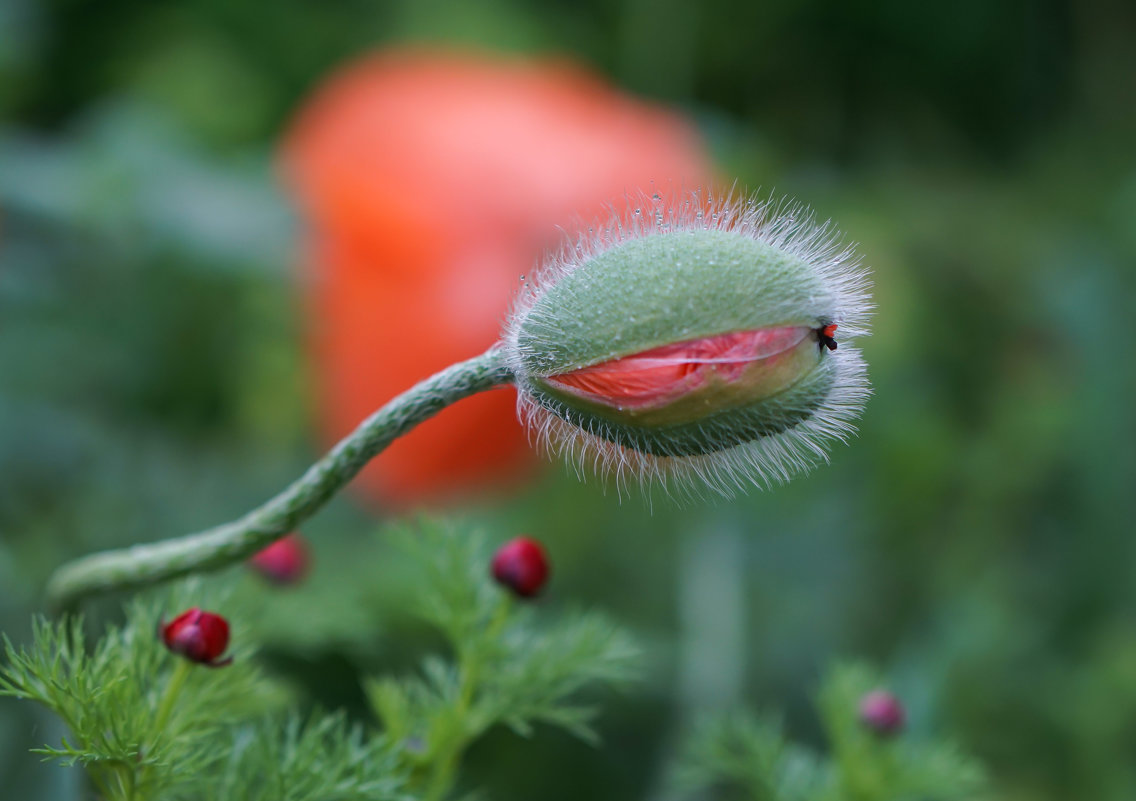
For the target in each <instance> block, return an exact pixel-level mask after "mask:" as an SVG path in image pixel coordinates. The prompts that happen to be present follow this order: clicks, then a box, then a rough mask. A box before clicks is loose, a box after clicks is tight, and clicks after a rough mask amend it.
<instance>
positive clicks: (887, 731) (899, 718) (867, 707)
mask: <svg viewBox="0 0 1136 801" xmlns="http://www.w3.org/2000/svg"><path fill="white" fill-rule="evenodd" d="M906 718H907V714H906V712H904V709H903V704H901V703H900V702H899V699H898V698H896V697H895V696H894V695H892V694H891V693H889V692H888V691H887V690H874V691H872V692H870V693H868V694H867V695H865V696H864V697H863V698H862V699H861V700H860V722H861V723H863V724H864V725H865V726H867V727H868V728H869V729H871V730H872V731H873V732H875V733H876V734H879V735H883V736H890V735H893V734H896V733H898V732H899V731H900V729H902V728H903V724H904V721H905V720H906Z"/></svg>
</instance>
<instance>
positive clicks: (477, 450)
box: [283, 51, 710, 507]
mask: <svg viewBox="0 0 1136 801" xmlns="http://www.w3.org/2000/svg"><path fill="white" fill-rule="evenodd" d="M283 167H284V172H285V179H286V181H287V184H288V186H289V188H290V189H291V191H292V193H293V195H294V197H295V199H296V201H297V204H298V206H299V210H300V214H301V217H302V219H303V222H304V224H305V225H304V231H305V240H304V246H303V247H304V256H303V260H304V262H305V281H306V286H305V293H306V299H307V307H308V312H309V318H310V324H309V329H308V330H309V335H310V336H309V345H310V350H311V353H312V356H313V362H314V371H315V378H316V381H317V390H316V391H317V405H318V409H319V414H320V422H321V427H322V429H323V433H324V434H325V435H326V436H327V437H328V438H329V439H331V440H335V439H338V438H340V437H342V436H343V435H345V434H347V433H348V432H349V431H350V430H351V429H352V428H353V427H354V426H355V425H357V424H358V423H359V422H360V421H361V420H362V419H363V418H364V417H366V416H367V415H368V414H370V413H371V412H372V411H374V410H375V409H376V408H378V407H379V406H380V405H381V404H382V403H384V402H385V401H387V400H389V399H390V398H392V397H394V396H395V395H396V394H398V393H399V392H402V391H403V390H405V389H408V388H409V387H410V386H411V385H412V384H414V383H415V382H416V381H418V380H420V379H422V378H425V377H426V376H428V375H430V374H432V373H433V372H435V371H437V370H439V369H442V368H443V367H446V366H447V365H449V364H452V363H453V362H455V361H459V360H462V359H466V358H469V357H470V356H473V355H476V354H477V353H480V352H481V351H482V350H484V349H485V348H487V347H489V346H490V345H491V344H492V343H493V342H494V341H495V340H496V339H497V337H498V335H499V332H500V326H501V322H502V319H503V318H504V315H505V313H506V310H507V309H508V306H509V303H510V300H511V298H512V296H513V294H514V292H515V291H516V289H517V288H518V281H519V279H520V276H521V275H523V274H524V273H525V272H526V271H528V270H529V269H531V268H532V266H533V265H534V263H535V262H536V261H537V260H538V259H539V258H540V256H541V254H542V253H543V252H544V250H545V249H547V248H549V247H551V246H553V245H555V244H556V242H557V239H558V226H563V225H567V224H570V223H571V222H572V221H573V220H574V219H577V218H584V219H590V218H592V217H595V216H598V215H600V214H602V213H603V212H604V207H605V205H606V204H608V203H612V202H617V201H619V200H620V199H621V198H622V197H623V196H624V195H625V194H627V193H629V192H634V191H639V190H645V191H653V189H652V186H654V187H655V188H656V189H659V190H660V191H671V190H673V189H677V188H681V187H683V186H685V187H688V188H693V187H696V186H700V185H704V184H705V183H706V182H707V180H708V178H709V176H710V166H709V162H708V159H707V157H706V155H705V152H704V149H703V146H702V144H701V142H700V140H699V138H698V137H697V135H696V133H695V132H694V130H693V129H692V126H691V125H690V124H688V123H687V122H686V121H685V120H684V119H683V118H681V117H679V116H677V115H676V114H674V113H672V112H668V111H665V110H662V109H659V108H656V107H653V106H651V105H648V104H646V103H643V102H642V101H639V100H635V99H633V98H630V97H628V96H626V95H624V94H622V93H620V92H618V91H616V90H615V89H613V88H611V87H609V86H608V85H606V84H605V83H604V82H603V81H601V80H600V79H598V78H596V77H595V76H593V75H591V74H588V73H587V72H585V71H583V70H582V69H580V68H578V67H576V66H573V65H571V64H568V63H563V62H522V61H505V60H502V59H499V58H494V57H491V56H483V55H472V54H457V53H446V52H435V51H401V52H393V53H387V54H380V55H374V56H370V57H366V58H364V59H362V60H361V61H358V62H356V63H354V64H351V65H349V66H348V67H346V68H345V69H343V70H342V71H340V72H339V73H337V74H336V75H333V76H332V77H331V78H330V79H329V80H328V81H327V82H326V83H325V84H324V85H323V86H321V87H320V88H319V89H318V90H317V91H316V93H315V95H314V96H313V97H312V98H311V99H310V100H309V101H308V102H307V103H306V104H305V106H304V107H303V108H302V109H301V111H300V112H299V114H298V116H297V118H296V119H295V121H294V123H293V125H292V127H291V129H290V130H289V131H288V133H287V135H286V138H285V140H284V144H283ZM652 182H653V184H652ZM515 400H516V399H515V393H514V392H513V390H512V389H501V390H494V391H492V392H489V393H484V394H482V395H479V396H476V397H473V398H469V399H467V400H464V401H462V402H461V403H459V404H457V405H456V406H454V407H452V408H449V409H447V410H445V411H443V412H442V413H441V414H440V415H438V417H436V418H435V419H432V420H429V421H427V422H426V423H424V424H423V425H422V426H420V427H419V428H418V429H416V430H415V431H413V432H411V433H410V434H409V435H407V436H405V437H402V438H401V439H399V440H398V441H397V442H395V443H394V444H393V445H392V446H391V447H390V448H389V449H388V450H387V451H386V452H384V453H383V454H382V455H381V456H380V457H379V458H378V459H376V460H375V461H374V462H372V463H371V464H370V465H369V466H368V467H367V468H366V470H365V471H364V472H363V473H362V474H361V475H360V478H359V479H358V480H357V482H356V486H360V487H362V488H363V489H365V490H367V491H369V492H370V493H371V494H372V495H374V496H377V497H378V498H379V499H380V500H381V501H383V502H384V503H385V504H387V505H389V506H395V507H404V506H406V505H409V504H416V503H421V502H425V501H437V500H441V499H445V498H450V497H453V496H454V495H458V494H463V493H469V492H472V491H476V490H481V489H486V488H489V487H492V486H494V485H496V484H499V483H500V482H502V481H509V480H512V479H515V478H517V477H518V476H520V475H522V474H523V473H524V472H525V471H526V470H527V469H530V468H531V464H532V462H531V459H532V456H531V455H530V448H529V446H528V444H527V442H526V437H525V433H524V431H523V430H522V428H521V427H520V425H519V424H518V423H517V421H516V414H515V408H514V407H515Z"/></svg>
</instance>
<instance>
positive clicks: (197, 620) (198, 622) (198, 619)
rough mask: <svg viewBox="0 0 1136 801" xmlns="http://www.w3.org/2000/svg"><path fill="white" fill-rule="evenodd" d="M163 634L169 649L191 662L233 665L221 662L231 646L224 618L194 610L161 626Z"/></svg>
mask: <svg viewBox="0 0 1136 801" xmlns="http://www.w3.org/2000/svg"><path fill="white" fill-rule="evenodd" d="M160 631H161V635H162V642H164V643H165V644H166V647H167V648H169V649H170V650H171V651H173V652H174V653H175V654H181V655H182V656H184V657H185V658H186V659H188V660H190V661H191V662H198V663H200V664H202V665H208V666H209V667H222V666H224V665H227V664H229V663H230V662H232V661H233V658H232V657H229V658H228V659H220V657H221V654H223V653H225V649H226V648H227V647H228V646H229V622H228V621H227V620H225V618H223V617H221V616H220V615H215V614H213V613H212V612H203V611H201V610H200V609H198V608H197V607H194V608H193V609H190V610H188V611H185V612H182V613H181V614H180V615H178V616H177V617H175V618H174V619H173V620H171V621H170V622H169V623H162V624H160ZM219 659H220V661H218V660H219Z"/></svg>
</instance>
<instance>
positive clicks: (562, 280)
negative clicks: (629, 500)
mask: <svg viewBox="0 0 1136 801" xmlns="http://www.w3.org/2000/svg"><path fill="white" fill-rule="evenodd" d="M644 206H645V207H646V209H647V213H646V214H644ZM868 308H869V302H868V295H867V278H866V274H865V271H864V270H862V269H861V268H860V267H859V265H858V261H857V260H856V258H855V257H854V254H853V252H852V250H851V249H850V248H842V247H840V246H839V244H838V241H837V238H836V236H835V234H834V233H833V232H832V231H831V230H830V228H829V226H828V225H821V226H818V225H816V224H815V223H814V222H813V219H812V217H811V215H809V214H807V213H805V212H804V211H803V210H802V209H799V208H796V207H788V208H786V207H784V206H779V205H775V204H773V203H771V202H766V203H757V202H745V201H739V200H736V199H729V198H728V199H726V200H724V201H713V200H711V201H710V202H708V203H703V202H701V200H700V198H699V197H698V196H693V197H691V198H690V199H688V200H687V201H685V202H683V203H680V204H678V205H672V206H666V205H665V204H664V203H663V202H662V200H661V198H659V197H658V196H657V195H656V196H655V197H654V198H652V199H651V200H649V201H645V202H644V203H642V204H641V205H640V207H639V208H633V209H629V210H628V212H627V213H626V214H624V215H622V216H619V217H617V218H616V219H615V220H613V221H612V222H611V223H609V224H608V225H607V226H604V227H602V228H601V229H599V230H597V229H595V228H592V229H589V230H588V231H587V233H586V234H582V235H581V236H580V237H579V238H578V239H577V240H576V241H575V242H573V243H572V244H570V245H568V246H566V247H565V248H564V249H563V250H562V251H561V252H560V253H559V254H557V255H556V256H555V257H554V258H552V259H551V260H549V262H548V263H547V264H546V265H544V266H543V267H542V268H541V270H539V271H538V273H537V274H536V275H535V276H534V279H533V281H531V282H529V283H528V285H527V286H526V288H525V291H524V292H522V295H521V297H520V299H519V300H518V303H517V305H516V308H515V309H514V312H513V314H512V316H511V318H510V321H509V324H508V329H507V332H506V336H505V345H506V350H507V357H508V360H509V364H510V367H511V368H512V370H513V372H514V374H515V376H516V382H517V386H518V388H519V390H520V395H519V397H520V401H519V405H520V412H521V417H522V419H524V420H526V421H527V422H528V423H529V424H530V425H531V426H532V427H533V429H534V430H535V431H536V432H537V435H538V436H539V438H540V439H541V440H542V441H543V442H544V443H545V444H546V445H547V446H550V447H551V449H553V450H559V451H563V452H565V453H567V454H568V455H569V456H573V457H575V459H576V461H577V462H578V464H580V465H581V467H582V466H584V465H585V464H597V465H599V466H600V467H601V468H606V469H608V470H609V471H612V472H614V473H615V474H616V478H617V480H622V479H625V478H627V477H629V476H630V475H632V474H636V475H638V476H639V477H641V478H646V479H652V478H659V479H662V480H664V481H665V480H666V479H669V478H670V479H676V480H678V481H679V482H680V483H682V484H686V485H688V486H690V487H693V486H694V485H695V484H696V483H698V482H699V481H701V482H702V483H705V484H706V485H707V486H709V487H711V488H712V489H714V490H717V491H719V492H721V493H723V494H730V492H731V491H732V490H733V489H734V488H736V487H740V486H743V485H745V484H746V483H749V482H752V481H758V482H762V483H769V481H771V480H784V479H788V478H789V477H790V476H792V475H793V474H794V473H796V472H798V471H799V470H802V469H807V468H808V467H809V466H810V465H812V464H813V463H815V462H816V461H817V460H818V459H823V458H827V457H826V447H827V444H828V443H829V442H830V441H831V440H833V439H845V438H846V437H847V436H848V435H849V434H850V433H851V432H852V431H853V428H852V425H851V421H852V420H853V419H854V418H855V417H856V415H857V414H858V413H859V411H860V409H861V408H862V406H863V403H864V400H865V399H866V397H867V394H868V386H867V379H866V376H865V370H864V365H863V361H862V359H861V357H860V355H859V353H858V352H857V351H856V350H855V349H853V348H849V347H847V342H848V340H849V339H850V338H851V337H853V336H856V335H857V334H863V333H866V329H865V323H866V317H867V312H868ZM837 337H839V339H840V345H839V347H838V346H837Z"/></svg>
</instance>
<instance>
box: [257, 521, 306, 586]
mask: <svg viewBox="0 0 1136 801" xmlns="http://www.w3.org/2000/svg"><path fill="white" fill-rule="evenodd" d="M310 563H311V558H310V557H309V555H308V546H307V544H306V543H305V542H304V540H303V538H302V537H301V536H300V535H299V534H288V535H287V536H285V537H281V538H280V539H278V540H276V542H274V543H272V544H271V545H269V546H268V547H267V548H265V549H264V550H262V551H258V552H257V553H256V554H255V555H254V556H253V557H252V558H251V559H249V566H250V567H252V568H253V569H254V570H256V572H258V573H260V574H261V575H262V576H264V577H265V578H266V579H268V580H269V581H271V582H272V583H273V584H281V585H284V584H295V583H296V582H298V581H300V580H301V579H303V577H304V576H305V575H307V572H308V567H309V565H310Z"/></svg>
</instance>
